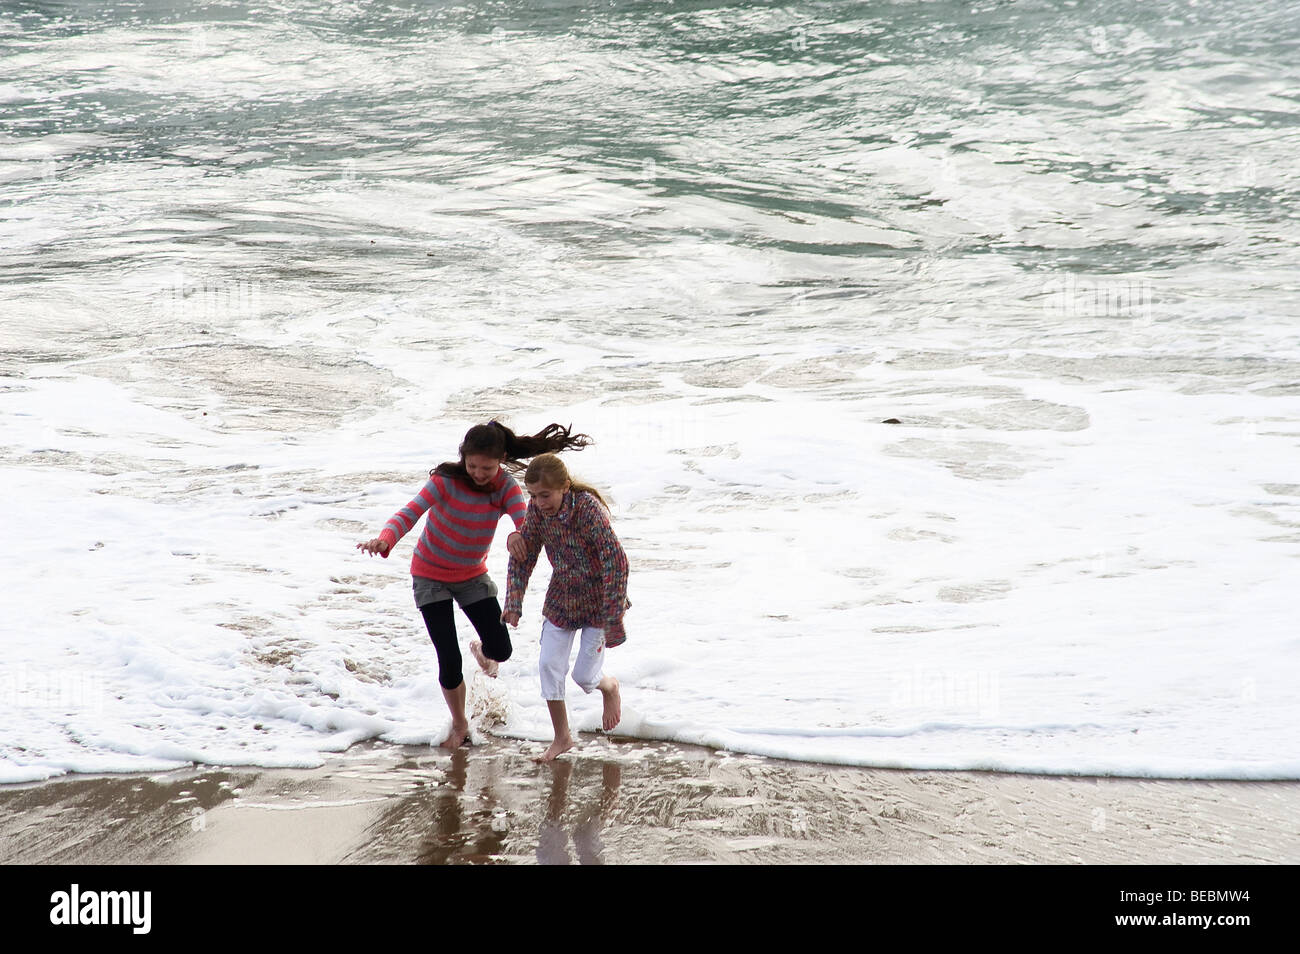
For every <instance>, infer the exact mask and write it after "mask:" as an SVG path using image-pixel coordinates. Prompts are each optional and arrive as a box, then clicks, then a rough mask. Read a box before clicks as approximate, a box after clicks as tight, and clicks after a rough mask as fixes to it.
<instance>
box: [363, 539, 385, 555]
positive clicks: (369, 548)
mask: <svg viewBox="0 0 1300 954" xmlns="http://www.w3.org/2000/svg"><path fill="white" fill-rule="evenodd" d="M357 549H358V550H365V551H366V552H367V553H369V554H370V555H371V556H374V555H375V554H376V553H378V554H380V555H381V556H382V555H383V554H385V553H387V552H388V542H387V541H386V540H383V539H381V538H380V537H375V539H373V540H367V541H366V542H365V543H358V544H357Z"/></svg>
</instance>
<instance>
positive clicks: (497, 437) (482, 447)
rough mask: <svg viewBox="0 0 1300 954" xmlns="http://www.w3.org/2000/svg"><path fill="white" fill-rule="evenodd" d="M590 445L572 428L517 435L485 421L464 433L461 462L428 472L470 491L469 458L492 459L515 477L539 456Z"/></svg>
mask: <svg viewBox="0 0 1300 954" xmlns="http://www.w3.org/2000/svg"><path fill="white" fill-rule="evenodd" d="M591 442H592V441H591V438H590V437H588V436H587V435H586V434H574V433H573V432H572V425H570V426H569V427H564V426H562V425H560V424H547V425H546V426H545V427H543V428H542V429H541V430H540V431H538V432H537V433H536V434H532V435H520V434H516V433H515V432H514V431H512V430H511V429H510V428H508V427H506V426H505V425H504V424H502V423H501V422H500V421H488V423H486V424H475V425H474V426H473V427H471V428H470V429H469V430H468V431H466V432H465V439H464V440H463V441H461V442H460V447H459V448H458V450H457V452H458V453H459V454H460V460H458V461H444V462H443V463H441V464H439V465H438V466H437V467H435V468H434V469H433V470H431V471H429V476H430V477H432V476H433V475H434V474H441V475H442V476H444V477H452V478H455V479H457V480H460V481H462V482H463V483H465V484H468V485H469V486H470V487H473V486H474V481H473V480H471V479H470V476H469V473H468V472H467V471H466V470H465V457H466V455H468V454H482V455H483V456H485V457H494V458H496V459H497V460H499V461H501V462H502V463H503V464H504V465H505V467H506V469H507V470H509V471H510V472H511V473H512V474H518V473H519V472H520V471H521V470H523V469H524V467H525V465H526V463H527V462H528V461H529V460H530V459H531V458H533V457H536V456H537V455H538V454H548V453H553V452H555V451H562V450H582V449H583V448H584V447H586V446H587V445H588V444H590V443H591ZM561 466H563V465H561Z"/></svg>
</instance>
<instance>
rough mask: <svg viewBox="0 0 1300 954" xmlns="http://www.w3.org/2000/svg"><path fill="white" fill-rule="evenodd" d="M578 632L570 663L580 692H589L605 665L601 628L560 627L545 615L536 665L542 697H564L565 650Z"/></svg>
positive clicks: (557, 699) (566, 667)
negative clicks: (578, 637) (574, 655)
mask: <svg viewBox="0 0 1300 954" xmlns="http://www.w3.org/2000/svg"><path fill="white" fill-rule="evenodd" d="M578 632H581V633H582V638H581V639H580V640H579V642H578V658H577V660H575V661H574V663H573V681H574V682H576V683H577V684H578V685H579V686H581V687H582V691H583V692H592V691H593V690H595V688H596V687H597V686H598V685H599V684H600V677H601V671H602V670H603V669H604V665H605V630H603V629H601V628H599V627H596V626H584V627H582V629H581V630H577V629H560V627H558V626H556V625H555V624H554V623H552V622H551V621H550V620H549V619H548V620H544V621H543V623H542V651H541V655H540V656H539V657H538V660H537V668H538V670H539V671H540V673H541V676H542V698H543V699H545V700H546V701H547V702H556V701H559V700H561V699H563V698H564V677H565V675H566V674H567V673H568V671H569V651H570V650H571V649H573V636H574V634H575V633H578Z"/></svg>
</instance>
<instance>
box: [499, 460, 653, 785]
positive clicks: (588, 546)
mask: <svg viewBox="0 0 1300 954" xmlns="http://www.w3.org/2000/svg"><path fill="white" fill-rule="evenodd" d="M524 486H525V488H527V490H528V495H529V497H530V498H532V499H531V501H530V503H529V504H528V513H527V515H526V516H525V517H524V524H523V527H522V528H521V531H520V532H521V533H522V534H523V548H522V549H523V551H524V552H523V555H522V556H520V555H518V554H517V553H516V552H515V551H514V550H511V552H510V567H509V569H508V571H507V573H506V577H507V584H506V606H505V612H503V613H502V615H501V619H502V620H503V621H504V622H506V623H509V624H510V625H511V626H518V625H519V613H520V609H521V606H522V604H523V598H524V591H525V590H527V588H528V580H529V578H530V577H531V576H532V573H533V568H534V567H535V566H536V565H537V557H538V554H539V553H540V552H541V550H542V548H543V547H545V548H546V558H547V559H548V560H549V561H550V563H551V583H550V586H549V587H548V588H547V590H546V599H545V601H544V602H543V604H542V615H543V617H545V618H544V619H543V621H542V646H541V655H540V658H539V660H538V668H539V670H540V673H541V682H542V698H543V699H545V700H546V708H547V709H548V710H549V712H550V716H551V725H552V727H553V728H554V729H555V740H554V741H553V742H552V743H551V745H550V748H548V749H547V750H546V752H545V753H544V754H543V755H542V756H541V758H540V759H539V760H538V761H542V762H549V761H551V760H552V759H554V758H555V757H556V756H558V755H560V754H561V753H564V752H567V751H568V750H569V749H571V748H573V746H574V744H575V743H574V741H573V736H572V734H571V733H570V732H569V714H568V710H567V709H566V707H565V705H564V681H565V675H566V674H567V670H568V668H569V652H570V650H571V649H572V647H573V637H574V635H575V634H576V633H578V632H579V631H580V632H581V633H582V637H581V640H580V642H579V647H578V658H577V661H576V662H575V663H574V666H573V681H574V682H576V683H577V684H578V685H579V686H581V687H582V690H583V691H584V692H593V691H594V690H596V689H599V690H600V693H601V695H602V696H603V697H604V713H603V717H602V720H601V724H602V725H603V726H604V729H605V731H606V732H608V731H609V730H610V729H613V728H614V727H615V726H616V725H618V723H619V720H620V719H621V717H622V701H621V699H620V698H619V691H618V680H617V679H615V678H614V677H613V676H607V675H604V674H603V672H602V670H603V668H604V658H605V653H604V650H605V649H606V648H607V647H613V646H617V645H619V644H620V643H622V642H623V641H624V640H626V639H627V636H626V634H625V633H624V632H623V613H624V611H625V610H626V609H627V607H628V606H629V605H631V604H629V603H628V600H627V555H626V554H625V553H624V552H623V546H622V544H620V543H619V542H618V537H616V536H615V535H614V531H613V529H612V528H611V527H610V525H609V512H608V510H607V509H606V507H605V501H604V498H602V497H601V495H600V492H599V491H597V490H596V489H595V488H594V487H590V486H588V485H586V484H582V483H578V482H577V481H574V480H572V479H571V478H570V477H569V472H568V469H567V468H566V467H565V466H564V462H563V461H561V460H560V459H559V458H558V457H556V456H555V455H554V454H542V455H540V456H538V457H536V458H534V459H533V461H532V463H530V464H529V465H528V469H527V470H526V471H525V472H524Z"/></svg>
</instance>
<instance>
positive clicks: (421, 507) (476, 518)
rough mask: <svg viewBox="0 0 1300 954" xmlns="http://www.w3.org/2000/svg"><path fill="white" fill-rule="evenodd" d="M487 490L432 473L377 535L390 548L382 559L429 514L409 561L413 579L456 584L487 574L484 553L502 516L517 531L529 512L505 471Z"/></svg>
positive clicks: (512, 480)
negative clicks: (422, 577) (511, 523)
mask: <svg viewBox="0 0 1300 954" xmlns="http://www.w3.org/2000/svg"><path fill="white" fill-rule="evenodd" d="M489 486H490V487H491V490H490V491H488V492H487V493H480V492H478V491H474V490H471V489H469V487H467V486H466V485H465V484H464V483H463V482H461V481H459V480H456V479H455V478H452V477H444V476H442V475H441V474H434V475H433V476H432V477H430V478H429V480H428V482H426V483H425V485H424V488H423V489H422V490H421V491H420V493H419V494H418V495H416V498H415V499H414V500H412V501H411V502H410V503H409V504H407V505H406V506H405V507H403V508H402V509H401V510H399V511H397V513H395V514H393V517H392V519H391V520H389V521H388V523H386V524H384V529H383V530H382V531H381V532H380V534H379V539H381V540H384V541H385V542H387V544H388V549H387V550H385V551H384V554H383V555H384V557H385V558H387V556H388V554H390V553H392V552H393V547H394V546H396V545H397V541H398V540H400V539H402V537H404V536H405V535H406V534H407V533H408V532H409V531H410V529H411V528H412V527H414V526H415V524H416V522H417V521H418V520H419V519H420V515H421V514H423V513H425V512H426V511H427V512H428V514H429V516H428V519H427V520H425V522H424V533H422V534H420V539H419V541H418V542H417V543H416V544H415V553H414V555H413V556H412V557H411V575H412V576H425V577H428V578H429V579H432V580H440V581H441V582H443V583H459V582H461V581H463V580H468V579H472V578H473V577H476V576H479V575H480V574H483V573H486V572H487V555H488V550H490V549H491V547H492V538H493V537H494V536H495V535H496V532H497V524H498V523H499V522H500V521H501V516H502V514H505V515H506V516H509V517H510V519H511V520H513V521H514V524H515V529H516V530H518V529H520V527H521V526H522V524H523V522H524V512H525V511H526V510H527V505H526V504H525V503H524V495H523V492H522V491H521V490H520V489H519V484H517V483H515V479H514V478H513V477H511V476H510V475H509V474H507V473H506V472H505V470H504V469H502V470H498V471H497V475H496V476H495V477H493V478H492V482H491V484H490V485H489Z"/></svg>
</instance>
